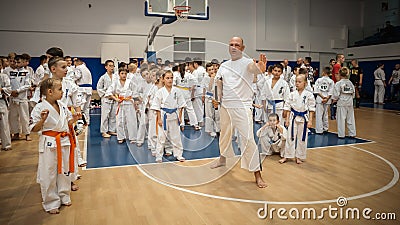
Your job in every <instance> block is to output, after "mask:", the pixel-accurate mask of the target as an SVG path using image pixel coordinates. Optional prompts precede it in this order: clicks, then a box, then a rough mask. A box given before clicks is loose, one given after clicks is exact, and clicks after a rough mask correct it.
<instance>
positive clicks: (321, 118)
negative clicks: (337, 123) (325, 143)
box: [314, 67, 335, 134]
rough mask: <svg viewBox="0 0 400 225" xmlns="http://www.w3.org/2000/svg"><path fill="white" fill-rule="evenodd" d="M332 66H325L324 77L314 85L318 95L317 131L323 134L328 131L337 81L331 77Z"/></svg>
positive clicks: (316, 111) (316, 109) (315, 92)
mask: <svg viewBox="0 0 400 225" xmlns="http://www.w3.org/2000/svg"><path fill="white" fill-rule="evenodd" d="M331 74H332V72H331V68H330V67H325V68H324V69H323V70H322V77H321V78H318V79H317V81H316V82H315V85H314V94H316V95H317V99H316V103H317V104H316V108H315V132H316V133H317V134H323V133H325V132H327V131H328V128H329V120H328V107H329V105H330V104H331V97H332V94H333V88H334V86H335V83H334V82H333V80H332V79H331V78H330V77H329V76H331Z"/></svg>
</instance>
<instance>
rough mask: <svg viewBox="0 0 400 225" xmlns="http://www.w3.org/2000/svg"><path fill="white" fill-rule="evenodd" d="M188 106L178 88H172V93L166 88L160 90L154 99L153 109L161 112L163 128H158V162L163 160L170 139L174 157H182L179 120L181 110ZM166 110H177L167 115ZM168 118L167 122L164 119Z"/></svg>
mask: <svg viewBox="0 0 400 225" xmlns="http://www.w3.org/2000/svg"><path fill="white" fill-rule="evenodd" d="M185 106H186V103H185V98H184V96H183V94H182V92H181V91H180V89H178V88H176V87H172V89H171V92H168V91H167V89H166V88H165V87H163V88H160V89H159V90H158V91H157V92H156V94H155V97H154V99H153V102H152V105H151V109H153V110H156V111H160V113H161V120H162V121H163V126H162V127H161V126H158V139H157V150H156V161H159V160H161V159H162V155H163V151H164V145H165V141H166V139H167V138H168V140H170V142H171V143H172V146H173V153H174V157H176V158H177V159H178V160H179V158H181V157H182V154H183V146H182V140H181V133H180V131H181V130H180V127H179V125H180V124H179V122H181V121H178V120H180V119H178V116H179V109H181V108H184V107H185ZM166 110H176V111H175V112H172V113H167V112H166ZM165 117H166V120H164V118H165Z"/></svg>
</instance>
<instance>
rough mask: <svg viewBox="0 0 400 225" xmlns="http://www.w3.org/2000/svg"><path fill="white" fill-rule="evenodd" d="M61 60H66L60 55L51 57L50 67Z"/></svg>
mask: <svg viewBox="0 0 400 225" xmlns="http://www.w3.org/2000/svg"><path fill="white" fill-rule="evenodd" d="M60 61H64V58H62V57H58V56H55V57H51V58H50V60H49V62H48V65H49V69H50V68H51V67H53V66H56V65H57V63H58V62H60Z"/></svg>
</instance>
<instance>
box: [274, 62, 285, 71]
mask: <svg viewBox="0 0 400 225" xmlns="http://www.w3.org/2000/svg"><path fill="white" fill-rule="evenodd" d="M275 68H279V69H281V71H283V66H282V64H280V63H277V64H274V65H273V66H272V69H275Z"/></svg>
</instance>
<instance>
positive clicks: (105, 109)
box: [97, 73, 118, 133]
mask: <svg viewBox="0 0 400 225" xmlns="http://www.w3.org/2000/svg"><path fill="white" fill-rule="evenodd" d="M114 80H118V76H117V75H116V74H112V75H111V77H110V76H109V75H108V74H107V73H105V74H104V75H103V76H101V77H100V79H99V81H98V82H97V93H98V94H99V96H100V98H101V119H100V133H107V132H116V131H117V128H116V126H117V120H116V116H115V114H116V112H117V105H118V103H117V102H116V101H114V100H113V99H110V98H108V97H105V94H106V92H107V89H108V88H109V87H110V86H111V84H112V82H113V81H114Z"/></svg>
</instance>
